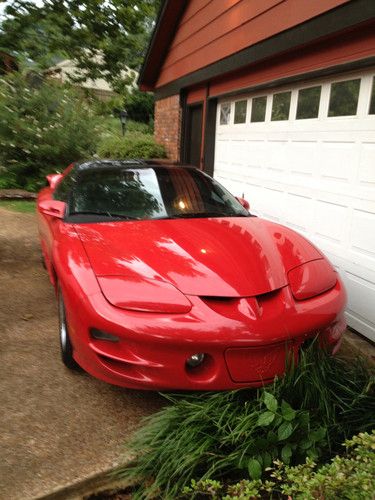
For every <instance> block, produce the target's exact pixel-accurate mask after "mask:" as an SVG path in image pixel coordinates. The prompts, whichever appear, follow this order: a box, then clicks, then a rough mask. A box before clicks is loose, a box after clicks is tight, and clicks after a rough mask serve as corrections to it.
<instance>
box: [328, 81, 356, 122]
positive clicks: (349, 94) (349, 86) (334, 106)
mask: <svg viewBox="0 0 375 500" xmlns="http://www.w3.org/2000/svg"><path fill="white" fill-rule="evenodd" d="M360 83H361V80H360V79H356V80H347V81H345V82H336V83H332V85H331V95H330V98H329V109H328V116H354V115H356V114H357V107H358V97H359V87H360Z"/></svg>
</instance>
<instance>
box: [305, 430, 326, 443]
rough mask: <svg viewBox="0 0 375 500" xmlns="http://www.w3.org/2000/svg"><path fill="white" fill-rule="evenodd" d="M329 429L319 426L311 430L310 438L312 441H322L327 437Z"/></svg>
mask: <svg viewBox="0 0 375 500" xmlns="http://www.w3.org/2000/svg"><path fill="white" fill-rule="evenodd" d="M326 432H327V429H326V428H325V427H319V428H318V429H316V430H315V431H312V432H310V434H309V438H310V439H311V440H312V441H321V440H322V439H324V438H325V435H326Z"/></svg>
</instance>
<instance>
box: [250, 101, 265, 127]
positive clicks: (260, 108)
mask: <svg viewBox="0 0 375 500" xmlns="http://www.w3.org/2000/svg"><path fill="white" fill-rule="evenodd" d="M266 107H267V97H266V96H262V97H254V98H253V99H252V101H251V118H250V121H252V122H264V121H265V119H266Z"/></svg>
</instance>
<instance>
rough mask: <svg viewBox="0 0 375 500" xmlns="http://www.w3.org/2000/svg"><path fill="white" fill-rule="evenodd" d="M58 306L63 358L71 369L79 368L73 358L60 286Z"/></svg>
mask: <svg viewBox="0 0 375 500" xmlns="http://www.w3.org/2000/svg"><path fill="white" fill-rule="evenodd" d="M58 306H59V333H60V347H61V359H62V362H63V363H64V365H65V366H66V367H67V368H69V369H70V370H78V369H79V365H78V363H77V362H76V361H75V359H74V358H73V346H72V343H71V341H70V337H69V328H68V323H67V320H66V314H65V304H64V299H63V296H62V293H61V289H60V288H59V291H58Z"/></svg>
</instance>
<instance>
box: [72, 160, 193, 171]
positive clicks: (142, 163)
mask: <svg viewBox="0 0 375 500" xmlns="http://www.w3.org/2000/svg"><path fill="white" fill-rule="evenodd" d="M149 167H152V168H187V169H196V167H194V166H193V165H176V164H173V163H172V164H171V163H168V162H165V163H157V162H156V161H155V160H138V159H134V160H133V159H131V160H99V159H98V160H90V161H85V162H82V163H76V164H75V165H74V170H75V171H76V172H83V171H86V170H96V169H105V168H111V169H113V168H121V169H124V168H149Z"/></svg>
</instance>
